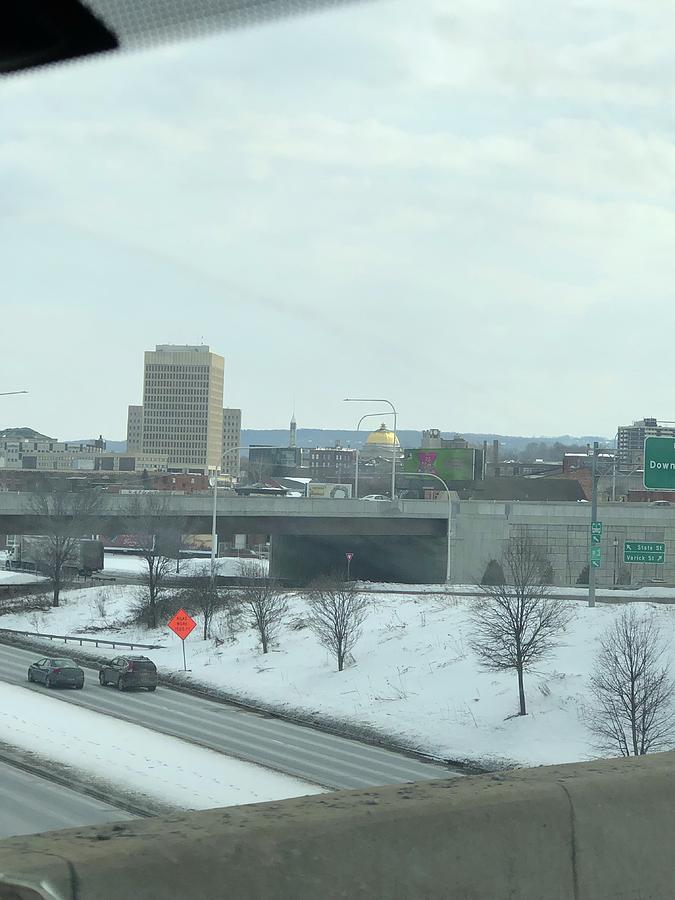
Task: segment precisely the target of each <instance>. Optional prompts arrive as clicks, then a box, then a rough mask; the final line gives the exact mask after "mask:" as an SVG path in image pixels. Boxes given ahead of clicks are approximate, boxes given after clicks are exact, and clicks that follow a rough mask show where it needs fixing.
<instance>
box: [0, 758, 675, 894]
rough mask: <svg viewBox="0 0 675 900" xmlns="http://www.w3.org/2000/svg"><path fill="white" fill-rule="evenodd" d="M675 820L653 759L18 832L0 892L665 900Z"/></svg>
mask: <svg viewBox="0 0 675 900" xmlns="http://www.w3.org/2000/svg"><path fill="white" fill-rule="evenodd" d="M674 826H675V756H674V754H670V753H669V754H657V755H654V756H650V757H644V758H642V759H632V760H617V761H606V762H598V763H586V764H578V765H572V766H560V767H552V768H540V769H531V770H523V771H517V772H512V773H508V774H504V775H483V776H478V777H473V778H465V779H462V778H454V779H451V780H448V781H437V782H425V783H420V784H412V785H401V786H393V787H386V788H380V789H373V790H370V791H346V792H340V793H335V794H324V795H319V796H316V797H311V798H302V799H298V800H288V801H285V802H282V803H267V804H257V805H254V806H247V807H238V808H236V807H235V808H229V809H221V810H212V811H209V812H204V813H195V814H191V815H185V816H176V817H173V818H170V819H167V820H164V821H159V820H143V821H138V822H128V823H126V822H125V823H123V824H120V825H109V826H103V827H96V828H88V829H81V830H69V831H64V832H57V833H54V834H47V835H42V836H37V837H29V838H23V837H22V838H13V839H10V840H7V841H4V842H0V898H2V900H7V898H10V897H11V898H13V900H16V898H29V897H30V898H35V897H45V898H62V900H66V898H69V900H70V898H73V900H74V898H78V900H110V898H111V897H116V896H119V897H137V898H139V900H159V898H162V900H171V898H180V900H185V898H191V900H215V898H225V897H236V898H241V900H263V898H264V900H319V898H320V900H345V898H364V900H365V898H369V900H375V898H377V900H421V898H424V900H469V898H470V900H506V898H509V900H638V898H639V900H671V898H672V896H673V893H674V890H673V885H674V884H675V854H673V849H672V848H673V837H674V834H675V827H674ZM2 885H4V887H2ZM17 885H24V886H26V887H27V888H28V889H29V890H32V891H34V892H35V893H29V892H24V891H23V890H22V889H21V888H20V887H17ZM10 886H13V887H10ZM12 891H14V893H12Z"/></svg>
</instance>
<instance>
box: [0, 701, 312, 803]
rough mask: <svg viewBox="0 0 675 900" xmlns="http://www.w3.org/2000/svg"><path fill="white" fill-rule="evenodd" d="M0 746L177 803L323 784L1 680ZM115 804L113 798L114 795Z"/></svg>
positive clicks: (263, 796) (277, 796)
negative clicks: (273, 769)
mask: <svg viewBox="0 0 675 900" xmlns="http://www.w3.org/2000/svg"><path fill="white" fill-rule="evenodd" d="M0 744H5V745H9V746H11V747H13V748H18V749H20V750H22V751H24V752H26V753H30V754H31V755H32V754H34V755H35V756H37V757H40V758H42V759H46V760H49V761H53V762H56V763H59V764H61V765H65V766H68V767H72V768H73V769H76V770H78V771H79V772H84V773H86V774H88V775H89V776H91V777H92V778H93V779H95V780H96V781H98V782H99V783H101V782H105V783H108V784H110V786H111V794H112V795H114V793H115V790H116V789H117V790H120V791H121V792H123V793H124V794H129V793H132V794H136V795H138V796H140V797H144V798H148V799H150V800H154V801H157V802H160V803H162V804H169V805H171V806H174V807H178V808H182V809H211V808H213V807H219V806H235V805H238V804H242V803H258V802H261V801H267V800H283V799H286V798H288V797H300V796H304V795H307V794H317V793H320V792H321V790H322V789H321V788H319V787H318V786H317V785H314V784H310V783H309V782H305V781H302V780H301V779H298V778H293V777H291V776H289V775H282V774H280V773H278V772H273V771H271V770H269V769H265V768H263V767H262V766H256V765H253V764H252V763H246V762H241V761H240V760H236V759H231V758H230V757H227V756H224V755H223V754H220V753H216V752H215V751H213V750H207V749H204V748H202V747H195V746H194V745H192V744H190V743H188V742H186V741H181V740H179V739H178V738H172V737H168V736H166V735H163V734H158V733H157V732H154V731H151V730H150V729H147V728H142V727H140V726H138V725H131V724H129V723H128V722H123V721H120V720H119V719H114V718H111V717H110V716H106V715H102V714H101V713H97V712H93V711H92V710H87V709H82V708H79V707H76V706H73V705H72V704H69V703H63V702H62V701H60V700H58V699H56V698H52V697H42V696H40V695H39V694H37V693H35V692H33V691H29V690H26V689H25V688H22V687H16V686H14V685H8V684H2V683H0ZM113 802H114V796H113Z"/></svg>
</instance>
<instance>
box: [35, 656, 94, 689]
mask: <svg viewBox="0 0 675 900" xmlns="http://www.w3.org/2000/svg"><path fill="white" fill-rule="evenodd" d="M28 680H29V681H36V682H38V683H40V684H44V685H46V687H73V688H76V689H77V690H80V689H81V688H83V687H84V671H83V670H82V669H81V668H80V666H78V664H77V663H76V662H75V661H74V660H72V659H68V658H67V657H65V656H48V657H45V658H44V659H39V660H38V661H37V662H34V663H33V664H32V665H31V666H29V668H28Z"/></svg>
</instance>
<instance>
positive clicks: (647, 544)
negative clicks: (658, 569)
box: [623, 541, 666, 565]
mask: <svg viewBox="0 0 675 900" xmlns="http://www.w3.org/2000/svg"><path fill="white" fill-rule="evenodd" d="M623 561H624V562H626V563H654V564H656V565H661V564H663V563H664V562H665V561H666V545H665V544H664V543H663V542H662V541H625V542H624V545H623Z"/></svg>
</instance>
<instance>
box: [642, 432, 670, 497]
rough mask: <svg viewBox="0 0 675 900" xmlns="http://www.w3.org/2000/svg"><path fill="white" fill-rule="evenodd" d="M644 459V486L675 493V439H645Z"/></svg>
mask: <svg viewBox="0 0 675 900" xmlns="http://www.w3.org/2000/svg"><path fill="white" fill-rule="evenodd" d="M644 459H645V462H644V473H643V476H642V481H643V483H644V486H645V487H646V488H648V489H649V490H655V491H675V438H672V437H647V438H645V453H644Z"/></svg>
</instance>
